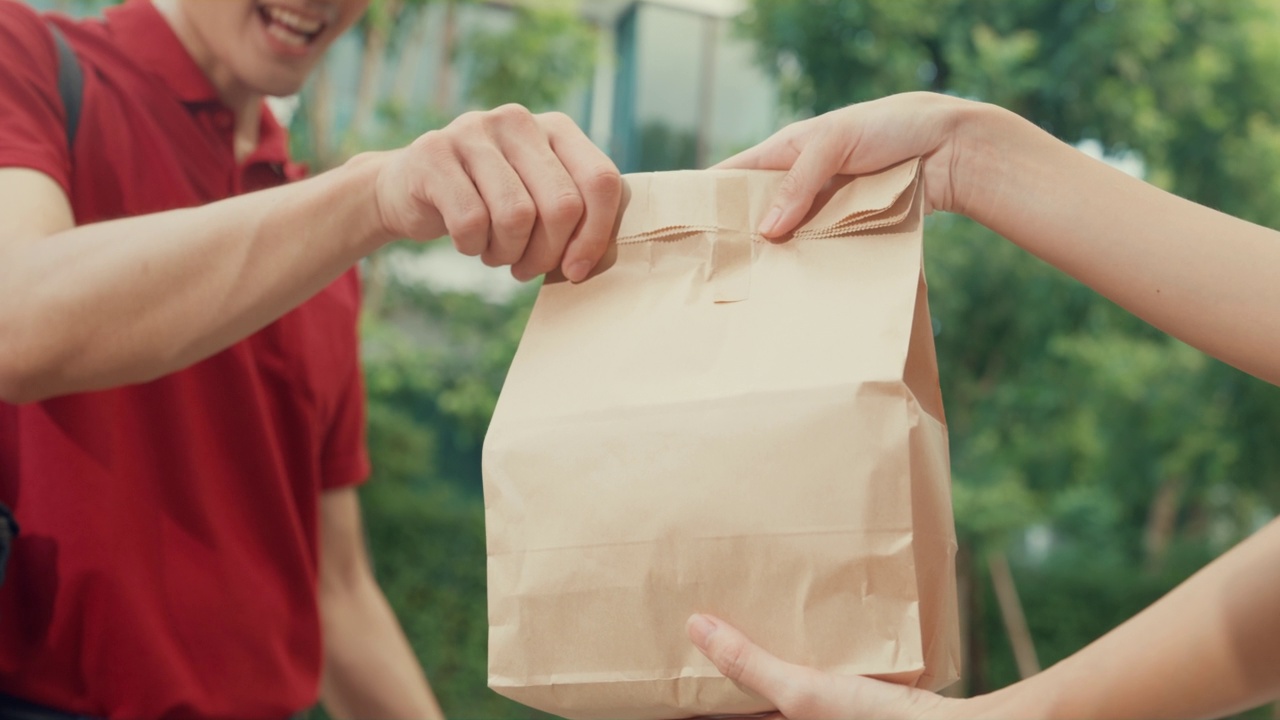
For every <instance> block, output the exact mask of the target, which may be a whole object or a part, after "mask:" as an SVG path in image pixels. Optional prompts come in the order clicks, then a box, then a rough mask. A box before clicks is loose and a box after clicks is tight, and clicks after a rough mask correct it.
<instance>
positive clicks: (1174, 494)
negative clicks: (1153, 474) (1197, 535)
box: [1143, 477, 1183, 572]
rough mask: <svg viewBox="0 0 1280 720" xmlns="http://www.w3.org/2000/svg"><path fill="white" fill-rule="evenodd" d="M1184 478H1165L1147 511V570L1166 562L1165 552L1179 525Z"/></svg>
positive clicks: (1152, 570)
mask: <svg viewBox="0 0 1280 720" xmlns="http://www.w3.org/2000/svg"><path fill="white" fill-rule="evenodd" d="M1182 486H1183V481H1182V478H1179V477H1170V478H1165V480H1164V482H1162V483H1160V487H1159V488H1157V489H1156V496H1155V498H1153V499H1152V501H1151V508H1150V509H1149V510H1148V512H1147V527H1146V529H1145V531H1144V532H1143V544H1144V545H1145V546H1146V551H1147V562H1146V568H1147V572H1156V571H1158V570H1159V569H1160V566H1161V564H1162V563H1163V562H1164V556H1165V552H1166V551H1167V550H1168V549H1169V542H1170V541H1171V540H1172V539H1173V531H1174V529H1175V527H1176V526H1177V520H1178V505H1179V500H1180V499H1181V496H1182Z"/></svg>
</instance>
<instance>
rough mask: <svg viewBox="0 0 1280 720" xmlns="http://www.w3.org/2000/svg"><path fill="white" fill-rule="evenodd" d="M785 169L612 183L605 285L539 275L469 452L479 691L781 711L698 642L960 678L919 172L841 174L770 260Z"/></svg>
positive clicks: (599, 275) (624, 706)
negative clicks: (711, 636) (486, 424)
mask: <svg viewBox="0 0 1280 720" xmlns="http://www.w3.org/2000/svg"><path fill="white" fill-rule="evenodd" d="M783 176H784V174H783V173H776V172H762V171H682V172H672V173H651V174H640V175H628V176H625V178H624V180H625V183H626V188H627V193H626V205H625V208H624V211H623V214H622V217H621V219H620V221H619V224H618V228H617V234H616V238H615V242H614V244H613V245H612V247H611V251H610V254H609V258H608V260H607V261H606V262H605V263H604V264H603V265H602V268H601V269H600V270H598V271H597V272H596V274H594V275H593V276H592V277H591V278H589V279H588V280H586V281H585V282H583V283H580V284H577V285H574V284H571V283H568V282H564V281H554V280H549V281H548V282H547V283H546V284H545V285H544V286H543V288H542V290H541V291H540V293H539V297H538V300H537V303H536V304H535V307H534V310H533V314H532V316H531V317H530V321H529V325H528V327H527V329H526V331H525V335H524V337H523V339H522V341H521V344H520V348H519V350H518V351H517V354H516V358H515V360H514V362H513V363H512V367H511V370H510V372H509V374H508V377H507V380H506V383H505V385H504V388H503V391H502V395H501V397H500V399H499V401H498V406H497V408H496V409H495V412H494V417H493V420H492V422H491V424H490V428H489V433H488V435H487V437H486V441H485V449H484V492H485V507H486V532H487V540H488V555H489V560H488V571H489V620H490V636H489V669H490V676H489V683H490V686H491V687H492V688H493V689H495V690H496V691H498V692H500V693H502V694H504V695H507V696H508V697H511V698H513V699H516V700H518V701H520V702H523V703H526V704H528V705H531V706H533V707H536V708H539V709H542V710H545V711H548V712H553V713H556V714H560V715H564V716H568V717H581V718H662V717H668V718H672V717H687V716H694V715H706V714H723V713H754V712H761V711H764V710H769V709H770V708H769V707H768V706H767V703H765V702H764V701H763V700H761V699H760V698H758V697H754V696H752V695H750V694H749V693H747V692H745V691H744V690H742V689H741V688H739V687H737V686H736V685H734V684H733V683H731V682H730V681H728V680H726V679H724V678H723V677H721V676H720V675H719V673H717V672H716V670H715V668H714V667H713V666H712V665H711V664H710V663H709V662H708V661H707V660H706V659H705V658H703V657H702V656H701V655H700V654H699V653H698V652H697V650H696V649H695V648H693V646H692V645H691V644H690V643H689V641H688V639H687V638H686V636H685V634H684V621H685V619H686V618H687V617H688V616H689V615H690V614H691V613H693V612H699V611H702V612H711V613H714V614H717V615H719V616H721V617H723V618H725V619H726V620H728V621H729V622H731V623H734V624H735V625H737V626H738V627H740V628H742V629H743V630H744V631H746V632H747V633H748V634H750V635H752V636H753V638H755V639H756V640H757V641H759V642H761V644H763V645H764V646H765V647H768V648H769V649H770V650H772V651H774V652H775V653H777V654H778V655H780V656H781V657H783V658H785V659H788V660H791V661H794V662H800V663H804V664H807V665H812V666H816V667H820V668H824V669H827V670H831V671H833V672H839V673H848V674H866V675H875V676H878V677H883V678H886V679H889V680H893V681H897V682H903V683H909V684H915V685H920V686H924V687H930V688H938V687H941V686H944V685H946V684H949V683H950V682H951V681H952V680H954V679H955V678H956V676H957V674H958V657H959V642H958V631H957V627H958V624H957V614H956V607H955V604H956V602H955V576H954V566H953V563H954V553H955V533H954V527H953V523H952V518H951V505H950V502H951V501H950V491H949V474H948V458H947V445H946V428H945V424H944V418H943V412H942V402H941V395H940V393H939V390H938V384H937V366H936V362H935V360H934V348H933V338H932V328H931V324H930V320H929V314H928V304H927V298H926V294H925V286H924V278H923V273H922V270H921V253H922V235H921V232H922V228H921V226H922V211H921V207H922V202H923V194H922V188H921V184H920V177H919V163H918V162H916V161H912V162H909V163H903V164H901V165H898V166H895V167H893V168H889V169H887V170H885V171H883V172H881V173H877V174H874V175H867V176H860V177H841V178H838V179H837V180H835V181H833V182H832V183H831V184H830V185H829V187H828V188H827V189H826V190H825V191H824V192H823V193H822V195H821V196H820V197H819V199H818V201H817V202H815V204H814V207H813V209H812V210H811V211H810V213H809V216H808V217H807V218H806V219H805V221H804V222H803V223H802V224H801V225H800V226H799V227H798V228H797V229H796V230H795V231H794V232H793V233H791V235H790V236H789V237H788V238H785V239H784V241H782V242H771V241H768V240H765V239H764V238H762V237H760V236H759V235H757V234H755V232H754V230H755V228H756V227H757V226H758V224H759V222H760V220H761V218H763V216H764V214H765V213H767V212H768V210H769V208H770V202H771V201H772V198H773V196H774V194H775V192H776V190H777V188H778V185H779V183H780V182H781V180H782V178H783Z"/></svg>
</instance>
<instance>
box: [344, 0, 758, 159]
mask: <svg viewBox="0 0 1280 720" xmlns="http://www.w3.org/2000/svg"><path fill="white" fill-rule="evenodd" d="M538 1H539V0H524V2H525V4H531V5H536V4H537V3H538ZM518 2H519V0H501V1H498V0H494V1H490V2H470V3H464V2H441V1H439V0H437V1H435V2H429V3H427V4H425V5H424V6H422V7H421V8H420V9H417V10H413V11H405V13H404V20H403V22H401V23H400V25H399V26H398V27H397V29H396V33H395V36H394V37H393V38H392V39H391V41H390V42H389V50H388V53H387V59H386V66H385V67H384V69H383V71H382V72H381V73H380V77H379V83H380V84H381V85H382V86H383V87H381V88H379V90H380V91H381V92H382V93H383V94H385V95H386V96H388V97H396V98H400V102H401V103H402V104H404V105H410V106H430V107H434V108H437V109H439V110H440V111H442V112H443V113H444V115H446V116H449V115H453V114H457V113H459V112H462V111H464V110H467V109H471V108H473V107H475V103H474V101H473V100H472V99H471V98H470V96H469V90H470V87H469V83H470V80H471V68H472V65H473V64H474V63H473V58H471V57H469V56H468V54H467V53H466V52H459V51H458V50H459V48H465V46H466V44H467V38H468V37H470V36H471V35H472V34H473V33H477V32H497V31H501V30H503V29H506V28H509V27H510V26H511V25H512V23H514V22H515V21H516V13H515V12H514V11H513V8H514V7H515V6H516V5H517V4H518ZM578 7H579V8H580V12H581V14H582V16H583V18H584V19H585V20H587V21H588V22H589V23H591V24H592V25H593V26H595V28H596V29H597V38H598V47H597V57H596V67H595V72H594V74H593V77H592V79H591V81H590V82H589V83H587V84H585V86H584V87H581V88H578V89H576V90H575V91H573V92H572V93H570V96H569V98H568V100H566V102H565V103H564V106H563V107H562V108H561V109H562V110H564V111H565V112H567V113H568V114H570V115H571V116H573V117H574V119H575V120H577V121H578V123H579V124H580V125H581V126H582V127H583V128H584V129H586V130H587V132H588V134H589V135H590V136H591V138H592V139H593V140H595V142H596V143H597V144H598V145H599V146H600V147H602V148H604V149H605V150H606V151H607V152H608V153H609V155H610V156H611V157H612V158H613V159H614V160H615V161H616V162H617V163H618V165H619V167H620V168H622V170H623V171H624V172H634V171H642V170H663V169H675V168H690V167H705V166H707V165H709V164H711V163H713V162H715V161H717V160H720V159H723V158H724V157H727V156H729V155H731V154H733V153H734V152H736V151H738V150H741V149H743V148H746V147H749V146H751V145H753V144H755V143H757V142H759V141H760V140H761V139H763V138H764V137H766V136H768V135H769V134H770V133H771V132H772V131H773V130H774V129H776V127H777V126H778V125H779V123H780V117H779V103H778V93H777V88H776V83H775V82H774V81H773V79H772V78H770V77H769V75H768V74H767V73H765V72H764V71H763V70H761V69H760V66H759V64H758V63H757V62H756V59H755V55H754V52H755V51H754V47H753V45H752V43H751V42H750V41H749V40H747V39H746V38H744V37H741V36H740V34H739V33H737V31H736V26H735V22H734V19H735V18H736V17H737V16H738V15H739V14H741V13H742V12H743V11H744V10H745V8H746V0H582V2H580V3H578ZM363 49H364V48H363V46H362V43H361V39H360V37H359V36H358V34H357V33H354V32H353V33H350V34H349V35H348V36H347V37H345V38H343V39H342V41H340V42H339V43H338V44H337V45H335V47H334V49H333V51H332V53H331V59H330V62H329V63H328V68H329V73H330V74H331V75H333V77H332V78H331V82H333V83H334V85H335V87H334V92H333V96H334V97H335V98H336V99H337V101H338V104H339V107H338V108H336V118H335V122H336V124H337V126H338V127H339V128H341V127H345V126H346V123H348V122H349V121H350V114H351V113H352V112H354V107H353V101H354V98H356V97H357V95H358V94H359V92H360V87H359V86H360V83H361V81H362V78H361V76H360V75H361V74H360V72H358V70H357V68H359V67H360V65H361V55H362V52H363Z"/></svg>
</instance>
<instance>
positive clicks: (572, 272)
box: [564, 260, 593, 282]
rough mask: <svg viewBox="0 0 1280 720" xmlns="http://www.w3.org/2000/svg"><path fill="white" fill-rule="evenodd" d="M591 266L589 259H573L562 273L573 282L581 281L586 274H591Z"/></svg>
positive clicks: (584, 278)
mask: <svg viewBox="0 0 1280 720" xmlns="http://www.w3.org/2000/svg"><path fill="white" fill-rule="evenodd" d="M592 267H593V265H592V264H591V261H589V260H575V261H573V262H571V263H569V266H568V267H566V268H565V269H564V275H565V277H567V278H569V279H570V280H572V281H573V282H582V281H583V280H586V279H587V275H590V274H591V268H592Z"/></svg>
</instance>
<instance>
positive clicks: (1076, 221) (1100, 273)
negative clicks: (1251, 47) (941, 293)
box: [722, 93, 1280, 383]
mask: <svg viewBox="0 0 1280 720" xmlns="http://www.w3.org/2000/svg"><path fill="white" fill-rule="evenodd" d="M917 156H920V157H923V158H924V159H925V165H924V174H925V185H926V193H927V200H928V203H929V205H930V206H931V207H932V208H934V209H940V210H947V211H953V212H959V213H963V214H965V215H968V216H969V217H972V218H973V219H975V220H977V221H978V222H981V223H982V224H984V225H986V226H987V227H989V228H991V229H992V230H995V231H996V232H998V233H1000V234H1001V235H1003V236H1005V237H1006V238H1008V239H1009V240H1012V241H1013V242H1014V243H1016V244H1018V245H1020V246H1021V247H1023V248H1025V249H1026V250H1028V251H1030V252H1032V253H1034V254H1035V255H1037V256H1039V257H1040V258H1042V259H1044V260H1045V261H1047V262H1049V263H1051V264H1052V265H1054V266H1056V267H1058V268H1059V269H1061V270H1063V271H1064V272H1067V273H1069V274H1070V275H1072V276H1074V277H1076V278H1077V279H1079V280H1080V281H1082V282H1084V283H1085V284H1087V285H1089V286H1090V287H1092V288H1094V289H1095V290H1097V291H1098V292H1100V293H1102V294H1103V295H1105V296H1106V297H1108V298H1109V299H1111V300H1113V301H1114V302H1116V303H1117V304H1119V305H1121V306H1122V307H1124V308H1125V309H1127V310H1129V311H1130V312H1132V313H1134V314H1135V315H1137V316H1138V317H1141V318H1143V319H1144V320H1146V321H1148V322H1150V323H1151V324H1152V325H1155V326H1156V327H1158V328H1160V329H1162V330H1164V331H1165V332H1168V333H1169V334H1170V335H1173V336H1174V337H1177V338H1179V339H1180V340H1183V341H1185V342H1187V343H1189V344H1191V345H1194V346H1195V347H1198V348H1200V349H1201V350H1203V351H1205V352H1207V353H1209V354H1210V355H1213V356H1214V357H1217V358H1219V359H1221V360H1224V361H1226V362H1228V363H1230V364H1232V365H1234V366H1236V367H1238V368H1240V369H1242V370H1244V371H1245V372H1248V373H1250V374H1252V375H1256V376H1258V377H1260V378H1262V379H1263V380H1266V381H1268V382H1271V383H1280V312H1276V309H1277V308H1280V233H1277V232H1276V231H1274V230H1269V229H1267V228H1263V227H1259V226H1257V225H1253V224H1251V223H1247V222H1245V221H1243V220H1239V219H1237V218H1233V217H1230V216H1228V215H1224V214H1222V213H1219V212H1216V211H1214V210H1210V209H1208V208H1205V207H1203V206H1200V205H1196V204H1195V203H1192V202H1189V201H1187V200H1183V199H1181V198H1178V197H1176V196H1173V195H1170V194H1169V193H1166V192H1163V191H1161V190H1159V189H1157V188H1155V187H1153V186H1151V185H1148V184H1146V183H1144V182H1142V181H1140V180H1137V179H1135V178H1132V177H1129V176H1128V175H1126V174H1124V173H1122V172H1120V171H1119V170H1116V169H1114V168H1112V167H1109V166H1108V165H1106V164H1105V163H1102V162H1099V161H1097V160H1093V159H1091V158H1089V157H1087V156H1085V155H1084V154H1083V153H1081V152H1079V151H1077V150H1075V149H1074V148H1072V147H1070V146H1068V145H1065V144H1063V143H1062V142H1060V141H1058V140H1056V139H1054V138H1053V137H1051V136H1050V135H1048V134H1047V133H1045V132H1044V131H1042V130H1040V129H1039V128H1037V127H1036V126H1034V125H1032V124H1031V123H1030V122H1027V121H1026V120H1024V119H1022V118H1020V117H1018V116H1017V115H1015V114H1013V113H1011V112H1008V111H1006V110H1002V109H1000V108H997V107H994V106H991V105H984V104H980V103H973V102H969V101H964V100H959V99H956V98H951V97H946V96H941V95H932V94H928V93H911V94H906V95H898V96H894V97H889V98H885V99H882V100H877V101H874V102H869V103H861V104H858V105H853V106H850V107H847V108H844V109H842V110H837V111H834V112H831V113H828V114H826V115H822V116H820V117H817V118H813V119H811V120H807V121H805V122H802V123H799V124H797V125H794V126H791V127H789V128H786V129H784V130H782V131H781V132H779V133H778V134H777V135H775V136H774V137H772V138H770V139H769V140H767V141H765V142H764V143H762V144H761V145H759V146H757V147H755V148H752V149H751V150H748V151H746V152H744V153H742V154H740V155H738V156H736V157H734V158H731V159H730V160H728V161H726V162H725V163H722V166H724V167H761V168H770V169H779V170H790V171H791V172H790V177H789V179H788V180H786V181H785V182H784V183H783V190H782V191H781V192H780V194H779V196H778V198H777V200H776V207H777V212H776V213H774V214H772V215H766V220H765V223H764V225H763V226H762V228H761V231H762V232H764V234H766V235H768V236H771V237H776V236H780V235H784V234H785V233H786V232H787V231H789V230H791V229H792V228H793V227H795V225H796V224H797V223H798V222H799V220H800V219H801V218H802V217H803V215H804V213H805V211H806V210H807V209H808V207H809V206H810V204H811V203H812V201H813V197H814V196H815V195H816V194H817V192H818V189H819V188H821V187H822V185H823V184H824V183H826V181H827V180H829V179H830V178H831V177H832V176H833V175H835V174H838V173H866V172H871V171H874V170H878V169H881V168H883V167H887V166H889V165H892V164H895V163H897V162H901V161H903V160H906V159H909V158H913V157H917ZM774 220H776V224H774V226H773V227H768V226H769V225H770V223H771V221H774Z"/></svg>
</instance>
